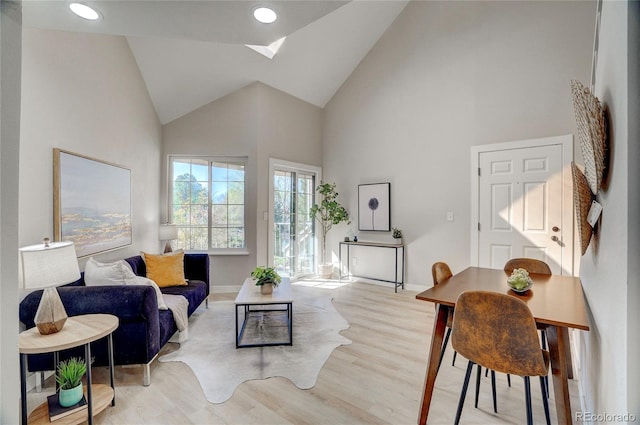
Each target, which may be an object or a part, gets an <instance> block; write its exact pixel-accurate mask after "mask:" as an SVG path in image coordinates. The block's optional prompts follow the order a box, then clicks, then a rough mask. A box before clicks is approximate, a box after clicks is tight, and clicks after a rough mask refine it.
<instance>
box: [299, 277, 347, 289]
mask: <svg viewBox="0 0 640 425" xmlns="http://www.w3.org/2000/svg"><path fill="white" fill-rule="evenodd" d="M351 282H352V281H351V280H348V279H342V280H338V279H323V278H319V277H305V278H302V279H300V280H296V281H295V282H291V284H292V285H299V286H308V287H314V288H322V289H338V288H342V287H343V286H347V285H349V284H351Z"/></svg>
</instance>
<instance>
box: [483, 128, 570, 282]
mask: <svg viewBox="0 0 640 425" xmlns="http://www.w3.org/2000/svg"><path fill="white" fill-rule="evenodd" d="M569 137H570V136H569ZM556 139H559V138H549V139H538V140H536V141H528V142H530V143H527V141H524V142H514V143H512V144H504V145H492V146H493V150H491V148H487V147H485V149H484V150H483V149H480V150H478V151H477V152H476V153H477V164H478V181H477V188H478V189H477V190H478V193H477V197H478V199H477V208H478V210H477V214H476V216H477V220H478V227H477V229H476V232H477V238H475V239H476V241H477V242H476V243H477V265H478V266H480V267H489V268H495V269H501V268H503V267H504V264H505V263H506V262H507V261H508V260H509V259H510V258H517V257H527V258H537V259H539V260H542V261H544V262H546V263H547V264H549V266H550V267H551V270H552V272H553V273H554V274H571V273H572V264H573V220H572V217H573V215H572V214H573V211H572V208H571V205H572V203H571V199H572V198H571V197H572V193H571V190H570V185H571V180H570V179H569V180H568V181H567V173H566V170H565V167H567V168H568V167H569V166H570V162H571V158H567V152H572V147H571V150H570V151H568V150H567V146H565V145H563V144H562V143H557V140H556ZM571 142H572V139H571ZM572 144H573V143H570V145H571V146H572ZM569 156H572V155H569ZM567 184H568V186H567ZM567 197H568V198H569V200H567ZM473 252H474V250H473V249H472V254H473Z"/></svg>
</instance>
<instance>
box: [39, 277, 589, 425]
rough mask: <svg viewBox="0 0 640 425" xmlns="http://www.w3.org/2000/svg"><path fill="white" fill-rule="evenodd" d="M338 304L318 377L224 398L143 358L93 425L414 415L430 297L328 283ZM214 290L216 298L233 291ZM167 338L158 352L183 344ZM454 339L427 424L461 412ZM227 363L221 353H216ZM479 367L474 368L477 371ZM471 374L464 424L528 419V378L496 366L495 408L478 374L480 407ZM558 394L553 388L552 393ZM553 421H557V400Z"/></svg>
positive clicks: (460, 368)
mask: <svg viewBox="0 0 640 425" xmlns="http://www.w3.org/2000/svg"><path fill="white" fill-rule="evenodd" d="M304 284H308V285H314V286H318V285H320V286H321V287H326V291H327V293H330V294H332V295H333V297H334V301H333V302H334V305H335V307H336V309H337V310H338V311H339V312H340V313H341V314H342V316H343V317H344V318H345V319H346V320H347V321H348V322H349V324H350V325H351V327H350V328H349V329H347V330H345V331H343V332H342V334H343V335H344V336H345V337H347V338H349V339H351V340H352V341H353V343H352V344H351V345H348V346H341V347H338V348H337V349H336V350H335V351H334V352H333V354H332V355H331V357H330V358H329V360H328V361H327V363H326V364H325V365H324V367H323V368H322V371H321V372H320V376H319V377H318V383H317V385H316V386H315V387H314V388H312V389H310V390H300V389H298V388H296V387H295V385H293V384H292V383H291V382H290V381H289V380H287V379H284V378H270V379H266V380H259V381H249V382H245V383H243V384H241V385H240V386H239V387H238V388H237V390H236V391H235V393H234V395H233V397H232V398H231V399H230V400H228V401H227V402H225V403H222V404H211V403H209V402H208V401H207V400H206V399H205V397H204V395H203V393H202V390H201V388H200V385H199V384H198V381H197V379H196V378H195V376H194V374H193V372H192V371H191V369H190V368H189V367H188V366H186V365H185V364H183V363H179V362H170V363H161V362H158V361H154V362H153V363H152V366H151V386H149V387H144V386H142V367H117V368H116V371H115V375H116V406H115V407H108V408H107V409H106V410H105V411H104V412H102V413H100V414H99V415H97V416H96V417H95V418H94V423H95V424H297V425H299V424H395V425H401V424H408V425H410V424H415V423H416V422H417V417H418V410H419V408H420V399H421V396H422V386H423V382H424V375H425V371H426V364H427V351H428V348H429V341H430V337H431V328H432V325H433V320H434V306H433V304H431V303H427V302H424V301H418V300H416V299H415V295H416V292H412V291H400V292H399V293H398V294H395V293H394V291H393V288H389V287H384V286H378V285H373V284H369V283H360V282H352V283H346V284H345V283H344V282H343V283H342V286H339V285H338V282H325V283H314V282H312V281H309V282H305V283H304ZM234 298H235V294H212V295H211V298H210V302H215V301H216V300H223V299H234ZM178 348H179V346H178V344H173V343H169V344H167V346H165V347H164V348H163V350H162V351H161V355H162V354H166V353H168V352H171V351H174V350H176V349H178ZM452 353H453V352H452V350H451V348H448V349H447V354H446V358H445V360H444V362H443V365H442V368H441V369H440V373H439V375H438V379H437V382H436V388H435V390H434V396H433V401H432V404H431V412H430V415H429V422H428V423H429V424H451V423H453V420H454V417H455V410H456V406H457V403H458V397H459V394H460V388H461V386H462V381H463V379H464V370H465V368H466V360H465V359H463V358H460V357H459V358H458V360H457V361H456V365H455V367H454V366H451V357H452ZM211 361H212V362H214V361H216V362H224V359H211ZM474 376H475V374H474ZM93 378H94V382H100V383H108V373H107V370H106V368H94V374H93ZM474 382H475V378H472V383H471V385H470V391H469V393H468V394H467V403H466V404H465V409H464V411H463V413H462V421H461V422H462V423H464V424H522V423H525V408H524V407H525V406H524V388H523V384H522V379H521V378H518V377H512V383H513V386H512V387H511V388H509V387H508V386H507V382H506V378H505V376H504V375H501V374H498V382H497V391H498V412H499V413H498V414H497V415H496V414H494V413H493V411H492V407H491V391H490V388H491V387H490V381H489V380H488V379H487V378H484V374H483V378H482V387H481V391H480V393H481V395H480V403H479V407H478V408H477V409H475V408H474V407H473V394H474V391H473V389H471V388H473V384H474ZM54 386H55V383H54V382H53V380H52V379H49V380H48V381H47V387H46V388H45V390H44V391H43V392H42V393H30V394H29V408H30V409H33V408H35V407H36V405H37V404H39V402H40V400H42V399H44V398H45V397H46V395H49V394H51V393H52V392H53V387H54ZM570 389H571V396H572V397H571V403H572V407H573V409H574V411H575V410H576V409H577V408H579V404H578V400H577V385H576V382H575V381H573V382H570ZM532 393H533V396H534V400H533V407H534V422H535V423H536V424H537V423H544V413H543V410H542V402H541V400H540V388H539V385H538V381H537V380H532ZM551 396H552V397H553V393H552V395H551ZM550 405H551V410H552V422H553V423H556V420H555V412H554V407H553V406H554V404H553V399H551V400H550Z"/></svg>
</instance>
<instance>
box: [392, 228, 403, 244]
mask: <svg viewBox="0 0 640 425" xmlns="http://www.w3.org/2000/svg"><path fill="white" fill-rule="evenodd" d="M391 230H392V232H391V236H392V237H393V240H394V241H395V243H397V244H401V243H402V230H400V229H399V228H397V227H393V228H392V229H391Z"/></svg>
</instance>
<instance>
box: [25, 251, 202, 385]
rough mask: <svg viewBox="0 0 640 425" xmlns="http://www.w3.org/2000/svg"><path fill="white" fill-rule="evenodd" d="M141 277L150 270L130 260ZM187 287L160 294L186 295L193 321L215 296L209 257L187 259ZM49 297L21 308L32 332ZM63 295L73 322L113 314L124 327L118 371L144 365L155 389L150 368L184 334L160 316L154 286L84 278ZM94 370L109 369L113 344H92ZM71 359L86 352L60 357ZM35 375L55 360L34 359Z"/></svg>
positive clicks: (118, 337)
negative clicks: (106, 283)
mask: <svg viewBox="0 0 640 425" xmlns="http://www.w3.org/2000/svg"><path fill="white" fill-rule="evenodd" d="M125 260H126V261H127V262H128V263H129V264H130V265H131V268H132V269H133V271H134V273H135V274H136V275H138V276H146V272H147V270H146V266H145V263H144V260H143V259H142V257H141V256H139V255H137V256H134V257H130V258H126V259H125ZM184 273H185V278H186V279H187V281H188V285H186V286H171V287H166V288H160V289H161V291H162V293H164V294H175V295H182V296H184V297H185V298H187V300H188V301H189V308H188V315H189V316H191V315H192V314H193V312H194V311H195V310H196V308H198V307H199V306H200V304H202V302H203V301H205V302H206V301H207V298H208V296H209V255H208V254H189V253H186V254H185V256H184ZM42 292H43V291H41V290H40V291H34V292H32V293H30V294H29V295H27V296H26V297H25V298H24V300H22V302H21V303H20V309H19V315H20V321H21V322H22V323H23V324H24V325H25V326H26V328H27V329H29V328H32V327H34V326H35V323H34V322H33V319H34V316H35V314H36V311H37V309H38V305H39V303H40V298H41V297H42ZM58 293H59V294H60V298H61V300H62V303H63V304H64V307H65V309H66V311H67V315H68V316H70V317H71V316H78V315H81V314H96V313H104V314H113V315H115V316H117V317H118V319H119V321H120V324H119V326H118V328H117V329H116V330H115V331H114V332H113V360H114V364H115V365H143V366H144V385H149V384H150V383H151V377H150V368H149V365H150V364H151V362H152V361H153V359H154V358H155V357H156V356H157V354H158V352H159V351H160V349H161V348H162V347H163V346H164V345H165V344H166V343H167V342H168V341H169V339H170V338H171V337H172V336H173V334H174V333H175V332H176V331H177V330H178V329H177V327H176V323H175V321H174V319H173V313H171V311H169V310H158V300H157V298H156V293H155V290H154V289H153V288H152V287H150V286H138V285H117V286H85V282H84V273H82V274H81V277H80V279H79V280H77V281H76V282H72V283H69V284H67V285H64V286H60V287H58ZM91 355H92V357H95V361H94V363H93V365H94V366H106V365H108V364H109V360H108V353H107V338H102V339H100V340H98V341H95V342H93V343H91ZM71 356H81V357H83V356H84V350H83V349H81V348H76V349H70V350H65V351H62V352H60V360H63V359H65V358H68V357H71ZM27 365H28V370H29V371H31V372H37V371H45V370H53V369H54V367H53V355H52V354H38V355H30V356H28V363H27Z"/></svg>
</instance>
